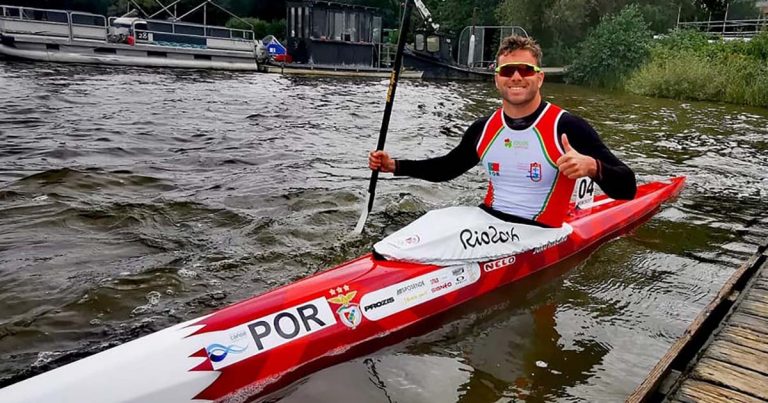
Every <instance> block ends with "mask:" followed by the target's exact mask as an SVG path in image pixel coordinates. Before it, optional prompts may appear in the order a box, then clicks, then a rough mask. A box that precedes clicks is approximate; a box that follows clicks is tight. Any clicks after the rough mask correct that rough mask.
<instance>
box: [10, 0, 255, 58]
mask: <svg viewBox="0 0 768 403" xmlns="http://www.w3.org/2000/svg"><path fill="white" fill-rule="evenodd" d="M158 3H159V4H160V5H161V6H162V10H161V11H159V12H163V11H165V12H167V13H168V14H170V17H169V19H168V20H160V19H154V18H151V17H154V16H156V15H157V14H158V13H159V12H158V13H155V14H153V15H150V16H147V18H139V17H137V14H138V11H137V10H133V11H132V12H130V13H128V14H126V15H124V16H122V17H110V18H107V17H105V16H103V15H98V14H90V13H83V12H77V11H69V10H56V9H42V8H32V7H19V6H5V5H0V56H4V57H7V58H15V59H24V60H35V61H46V62H63V63H86V64H106V65H123V66H142V67H173V68H194V69H216V70H246V71H259V70H263V68H262V62H263V61H265V60H266V58H267V53H266V49H265V48H264V46H263V44H262V43H261V41H260V40H258V39H256V38H254V32H253V30H242V29H232V28H227V27H221V26H214V25H208V24H205V23H204V24H195V23H190V22H184V21H182V18H185V17H186V16H188V15H190V14H192V13H194V12H196V11H197V10H199V9H200V8H202V9H203V11H204V12H206V13H207V10H206V7H207V6H208V4H212V5H214V6H216V7H219V8H221V6H218V5H217V4H216V3H213V2H212V1H210V0H206V1H204V2H203V3H201V4H200V5H198V6H197V7H195V8H193V9H192V10H190V11H188V12H187V13H186V14H184V15H182V16H180V17H177V16H176V15H175V13H171V11H170V10H169V9H168V7H166V6H164V5H162V3H161V2H159V1H158ZM222 9H223V8H222ZM224 11H226V10H224ZM230 14H231V13H230ZM231 15H232V14H231ZM232 16H233V17H236V16H234V15H232Z"/></svg>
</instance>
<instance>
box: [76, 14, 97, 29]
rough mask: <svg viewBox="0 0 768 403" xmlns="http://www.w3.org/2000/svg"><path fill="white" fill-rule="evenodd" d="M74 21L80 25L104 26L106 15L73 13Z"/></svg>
mask: <svg viewBox="0 0 768 403" xmlns="http://www.w3.org/2000/svg"><path fill="white" fill-rule="evenodd" d="M72 23H73V24H79V25H91V26H96V27H103V26H104V17H102V16H100V15H84V14H77V13H72Z"/></svg>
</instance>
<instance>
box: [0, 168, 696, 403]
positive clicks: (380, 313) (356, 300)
mask: <svg viewBox="0 0 768 403" xmlns="http://www.w3.org/2000/svg"><path fill="white" fill-rule="evenodd" d="M684 182H685V178H684V177H678V178H673V179H671V180H669V181H662V182H653V183H648V184H645V185H642V186H640V187H638V191H637V196H636V198H635V199H634V200H630V201H620V200H612V199H609V198H607V197H605V196H602V197H601V196H597V197H596V198H595V200H594V202H593V203H592V204H591V205H587V206H584V207H582V208H581V209H579V210H574V211H573V213H572V214H571V215H570V216H569V217H568V219H567V222H568V223H569V224H570V225H571V226H572V227H573V232H572V233H571V234H570V235H569V236H568V237H566V238H563V239H560V240H558V241H557V242H552V243H551V244H547V245H544V246H542V247H540V248H536V249H533V250H529V251H526V252H523V253H520V254H518V255H514V256H508V257H504V258H501V259H497V260H494V261H488V262H480V263H467V264H462V265H455V266H449V267H440V266H434V265H423V264H415V263H403V262H396V261H382V260H376V259H374V257H373V256H372V255H371V254H368V255H365V256H362V257H360V258H357V259H355V260H352V261H350V262H347V263H344V264H342V265H340V266H338V267H336V268H334V269H331V270H328V271H325V272H323V273H320V274H317V275H314V276H311V277H308V278H306V279H303V280H301V281H298V282H296V283H293V284H290V285H287V286H284V287H281V288H278V289H276V290H273V291H270V292H268V293H266V294H262V295H259V296H256V297H253V298H251V299H249V300H246V301H243V302H240V303H238V304H235V305H232V306H229V307H227V308H225V309H222V310H220V311H218V312H215V313H213V314H210V315H208V316H205V317H202V318H199V319H195V320H192V321H188V322H185V323H181V324H179V325H176V326H173V327H171V328H168V329H165V330H162V331H159V332H157V333H154V334H151V335H148V336H145V337H142V338H139V339H137V340H134V341H131V342H129V343H126V344H123V345H121V346H118V347H115V348H112V349H110V350H107V351H104V352H102V353H99V354H95V355H93V356H90V357H88V358H85V359H83V360H80V361H77V362H74V363H71V364H69V365H65V366H63V367H60V368H57V369H54V370H52V371H49V372H47V373H44V374H41V375H38V376H36V377H33V378H30V379H27V380H25V381H22V382H19V383H17V384H14V385H11V386H8V387H6V388H4V389H0V401H2V402H50V401H55V402H83V401H93V402H116V401H121V402H125V401H141V402H187V401H207V400H212V401H216V400H235V401H242V400H246V399H249V398H253V397H256V396H259V395H261V394H264V393H266V392H269V391H271V390H273V389H275V388H276V387H277V386H281V385H285V383H286V382H288V381H292V380H296V379H298V378H300V377H303V376H306V375H307V374H309V373H310V372H312V371H315V370H317V369H319V368H322V367H325V366H329V365H331V364H333V363H336V362H338V361H340V360H341V359H342V358H348V357H349V351H350V349H355V350H357V347H361V346H364V345H365V344H366V343H370V342H373V341H374V340H377V339H381V338H382V337H384V336H387V335H389V334H392V333H394V332H397V331H400V330H403V329H405V328H407V327H409V326H411V325H414V324H416V323H417V322H420V321H424V320H425V319H427V318H429V317H432V316H434V315H437V314H438V313H441V312H444V311H446V310H448V309H451V308H452V307H455V306H457V305H459V304H461V303H463V302H465V301H467V300H470V299H472V298H475V297H477V296H479V295H481V294H484V293H487V292H490V291H492V290H494V289H496V288H498V287H500V286H502V285H505V284H508V283H511V282H513V281H515V280H518V279H520V278H522V277H525V276H527V275H529V274H531V273H534V272H536V271H539V270H542V269H545V268H547V267H550V266H552V265H554V264H556V263H558V262H560V261H562V260H564V259H566V258H568V257H570V256H572V255H574V254H576V253H578V252H579V251H582V250H585V249H587V248H588V247H590V246H595V245H596V244H597V243H598V242H602V241H605V240H608V239H610V238H612V237H614V236H616V235H618V234H620V233H622V230H626V229H627V228H628V227H630V226H631V225H632V224H634V223H637V222H639V221H640V220H643V219H644V218H647V217H649V216H650V215H651V214H652V213H654V212H655V211H656V209H657V208H658V207H659V205H660V204H661V203H663V202H664V201H666V200H668V199H669V198H671V197H674V196H675V195H677V194H678V193H679V192H680V190H681V189H682V187H683V184H684ZM353 351H354V350H353ZM345 353H347V354H345Z"/></svg>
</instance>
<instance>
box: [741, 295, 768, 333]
mask: <svg viewBox="0 0 768 403" xmlns="http://www.w3.org/2000/svg"><path fill="white" fill-rule="evenodd" d="M737 309H738V311H739V312H744V313H748V314H750V315H754V316H759V317H761V318H764V320H765V325H766V326H767V327H768V304H761V303H759V302H754V301H742V302H741V304H739V307H738V308H737Z"/></svg>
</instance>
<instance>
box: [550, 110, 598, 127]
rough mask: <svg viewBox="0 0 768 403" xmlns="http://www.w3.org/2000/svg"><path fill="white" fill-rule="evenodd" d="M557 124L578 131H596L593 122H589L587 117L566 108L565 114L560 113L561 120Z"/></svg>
mask: <svg viewBox="0 0 768 403" xmlns="http://www.w3.org/2000/svg"><path fill="white" fill-rule="evenodd" d="M557 126H558V129H562V130H570V131H577V132H594V131H595V129H594V128H593V127H592V125H591V124H589V122H587V120H586V119H584V118H582V117H581V116H579V115H576V114H574V113H572V112H569V111H567V110H565V109H564V110H563V114H562V115H560V121H559V122H558V125H557Z"/></svg>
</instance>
